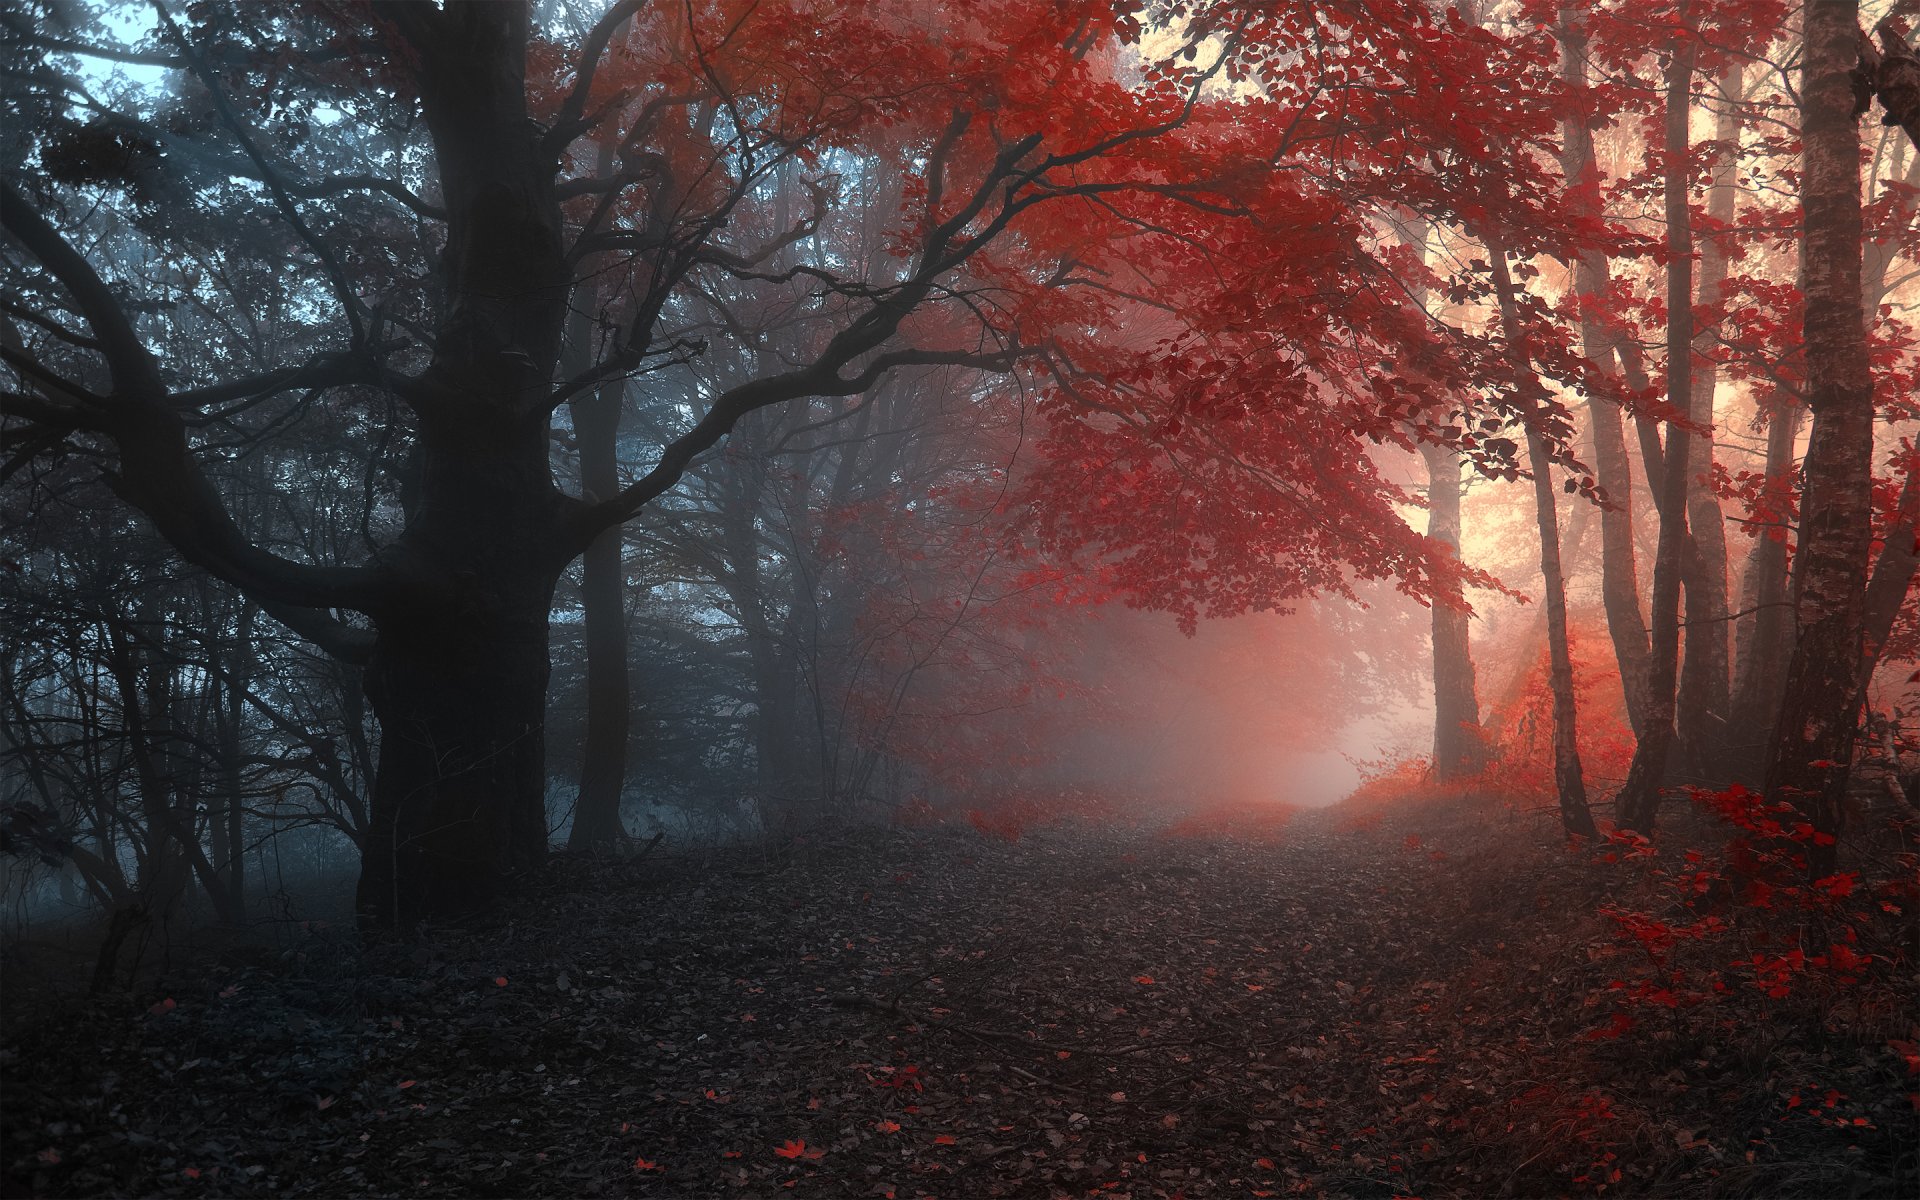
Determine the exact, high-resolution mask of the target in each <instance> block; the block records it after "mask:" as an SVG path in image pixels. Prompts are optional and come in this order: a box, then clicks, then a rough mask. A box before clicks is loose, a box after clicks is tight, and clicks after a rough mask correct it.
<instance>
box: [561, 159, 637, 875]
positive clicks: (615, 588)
mask: <svg viewBox="0 0 1920 1200" xmlns="http://www.w3.org/2000/svg"><path fill="white" fill-rule="evenodd" d="M601 157H602V162H601V164H600V170H601V171H602V172H605V171H606V170H607V169H608V166H609V165H610V163H609V162H608V161H607V160H608V159H609V158H610V156H609V155H608V154H607V153H606V151H605V150H604V149H603V150H602V152H601ZM594 303H595V297H594V295H593V291H592V289H591V288H587V287H582V288H580V289H579V290H578V291H577V292H576V301H575V304H576V307H575V311H574V314H573V320H572V322H571V328H570V329H569V330H568V337H567V355H566V357H567V365H568V367H569V373H570V374H571V373H575V372H577V371H584V370H586V369H587V368H588V367H589V366H590V365H591V364H592V361H593V358H592V345H591V340H592V334H593V322H592V317H593V315H594V314H593V313H591V312H590V311H589V309H590V308H591V307H592V306H593V305H594ZM625 399H626V385H625V383H624V381H621V380H613V381H610V382H608V383H604V384H602V385H600V386H599V387H597V388H594V389H593V390H592V391H590V392H587V393H584V394H583V395H581V396H578V397H576V398H575V399H574V401H573V432H574V440H575V442H576V443H577V445H578V446H579V449H580V490H581V493H582V496H581V498H582V499H584V500H586V501H587V502H588V503H595V502H597V501H601V500H607V499H611V498H612V497H613V496H614V495H616V494H617V493H618V492H619V490H620V464H619V447H620V409H621V406H622V404H623V403H624V402H625ZM624 542H625V534H624V532H623V530H622V528H621V527H620V526H617V525H616V526H614V527H613V528H611V529H608V530H605V531H604V532H602V533H601V534H600V536H599V537H597V538H595V539H594V540H593V543H592V544H591V545H589V546H588V547H587V549H586V552H585V553H584V554H582V555H581V556H580V607H581V611H582V618H583V625H584V630H583V632H584V634H585V641H586V658H587V686H586V699H587V734H586V741H585V744H584V745H582V746H581V749H580V790H579V793H578V795H577V796H576V797H575V800H574V806H573V829H572V831H571V832H570V833H569V834H568V835H567V848H568V849H570V850H573V851H575V852H580V853H594V852H597V851H604V850H606V849H608V848H609V847H611V846H613V845H614V844H615V843H616V842H618V841H619V840H620V839H621V838H622V837H623V836H625V834H626V828H625V827H624V826H623V825H622V824H621V822H620V798H621V795H622V793H623V792H624V791H625V788H626V780H627V737H628V733H629V731H630V730H631V728H632V717H631V709H632V705H633V694H632V693H633V689H632V681H631V678H630V674H629V666H628V663H627V589H626V570H625V567H624V566H623V564H622V561H621V549H622V546H623V544H624Z"/></svg>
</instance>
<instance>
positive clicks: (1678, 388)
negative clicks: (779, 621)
mask: <svg viewBox="0 0 1920 1200" xmlns="http://www.w3.org/2000/svg"><path fill="white" fill-rule="evenodd" d="M1693 57H1694V46H1693V41H1692V38H1691V36H1690V35H1687V36H1685V37H1684V40H1677V41H1676V42H1675V43H1674V44H1673V46H1672V49H1671V51H1670V54H1669V58H1668V64H1667V72H1666V76H1667V80H1666V82H1667V120H1666V147H1665V154H1664V157H1665V167H1666V202H1667V214H1666V215H1667V402H1668V403H1669V404H1671V405H1672V406H1673V407H1674V408H1675V409H1677V410H1679V411H1680V412H1688V411H1689V410H1690V409H1691V407H1692V404H1693V227H1692V222H1691V220H1690V217H1689V214H1688V212H1687V181H1688V174H1689V172H1688V161H1687V159H1688V154H1687V116H1688V113H1689V111H1690V107H1691V98H1692V90H1693ZM1692 441H1693V435H1692V434H1690V433H1689V432H1687V431H1686V430H1684V429H1681V428H1680V427H1679V426H1677V425H1672V426H1669V427H1668V429H1667V446H1666V457H1665V462H1663V463H1662V464H1661V470H1660V480H1659V491H1658V493H1657V494H1658V495H1659V496H1660V498H1661V503H1660V505H1659V508H1660V548H1659V551H1658V553H1657V554H1656V555H1655V556H1654V562H1653V604H1652V610H1651V615H1652V619H1653V638H1652V646H1653V659H1652V665H1651V669H1650V671H1649V672H1648V676H1647V730H1646V733H1645V734H1644V735H1642V736H1641V737H1640V738H1639V740H1638V741H1637V742H1636V744H1635V745H1634V750H1633V763H1632V765H1631V766H1629V767H1628V768H1627V781H1626V783H1625V784H1624V785H1622V787H1621V789H1620V795H1619V797H1618V799H1617V801H1616V804H1615V813H1616V815H1617V817H1618V819H1619V822H1620V824H1621V825H1623V826H1625V827H1627V828H1629V829H1634V830H1638V831H1640V832H1641V833H1651V832H1652V831H1653V823H1654V816H1655V814H1656V813H1657V812H1658V810H1659V805H1660V785H1661V784H1662V783H1663V782H1664V781H1665V777H1666V772H1667V756H1668V754H1669V752H1670V751H1671V750H1672V748H1673V742H1674V716H1675V714H1674V701H1675V695H1674V692H1675V689H1676V686H1677V684H1678V674H1679V657H1680V571H1681V565H1682V564H1681V559H1682V557H1683V554H1684V551H1685V549H1686V539H1687V490H1688V483H1689V480H1688V477H1687V475H1688V452H1689V451H1690V449H1691V448H1692V447H1691V443H1692Z"/></svg>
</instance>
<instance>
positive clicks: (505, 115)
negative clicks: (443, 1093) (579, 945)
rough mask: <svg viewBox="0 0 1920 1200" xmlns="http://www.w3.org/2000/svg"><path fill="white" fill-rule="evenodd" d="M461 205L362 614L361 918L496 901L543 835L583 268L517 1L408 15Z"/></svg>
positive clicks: (432, 124)
mask: <svg viewBox="0 0 1920 1200" xmlns="http://www.w3.org/2000/svg"><path fill="white" fill-rule="evenodd" d="M407 19H408V29H409V30H410V32H409V34H408V36H409V38H410V40H411V41H412V42H413V46H414V49H415V51H416V52H417V56H418V65H417V68H416V70H417V72H418V75H419V82H420V94H421V105H422V109H423V111H424V113H425V116H426V121H427V125H428V128H429V130H430V132H431V134H432V136H433V142H434V150H435V157H436V160H437V162H438V164H439V168H440V186H441V191H442V193H443V195H444V197H445V201H444V204H445V208H446V210H447V214H448V216H447V244H446V249H445V254H444V257H443V260H442V261H443V267H442V271H443V276H444V285H445V294H446V296H447V301H446V309H445V311H444V312H443V314H442V316H441V319H440V322H439V330H438V338H437V340H436V342H435V346H434V357H433V362H432V364H431V366H429V367H428V369H427V371H426V373H425V374H424V375H423V376H422V378H421V379H420V381H419V383H418V386H417V387H416V388H414V389H412V393H411V395H410V396H409V399H410V400H411V401H412V403H413V407H414V410H415V414H416V417H417V427H418V428H417V435H418V446H417V450H416V455H415V457H416V462H415V469H416V473H417V486H416V488H415V489H414V495H413V500H412V503H411V505H410V507H409V511H408V513H407V523H406V528H405V530H404V531H403V532H402V534H401V536H400V537H399V539H398V540H397V542H396V544H395V545H394V547H393V548H392V549H391V550H390V551H389V552H388V554H387V555H386V561H385V564H384V565H385V566H386V567H387V568H388V570H389V571H390V572H391V573H392V574H393V576H394V577H395V579H396V586H395V588H394V595H393V596H391V597H389V598H387V599H386V601H385V602H384V603H382V604H380V605H377V606H375V607H374V608H372V609H371V610H370V612H369V615H370V616H371V617H372V618H373V621H374V628H375V631H376V639H375V643H374V647H373V652H372V655H371V657H370V659H369V661H368V664H367V671H366V692H367V698H368V700H369V701H370V702H371V704H372V707H373V711H374V715H375V717H376V718H377V719H378V721H379V723H380V734H381V736H380V759H379V765H378V768H377V770H376V772H375V778H374V788H373V796H372V803H371V805H370V813H369V819H368V831H367V845H366V847H365V853H364V860H363V866H362V873H361V881H360V892H359V906H360V912H361V915H362V919H363V921H365V922H367V923H369V924H372V925H378V926H387V925H408V924H412V923H413V922H414V921H416V920H419V919H421V918H423V917H436V916H446V915H455V914H466V913H471V912H475V911H478V910H482V909H484V908H486V907H487V905H488V904H489V903H490V902H491V901H492V900H493V899H494V898H495V897H496V896H498V895H499V893H500V891H501V889H502V887H503V885H504V884H505V882H506V881H507V880H508V879H509V878H510V877H512V876H513V875H514V874H516V873H518V872H521V871H525V870H528V869H531V868H533V867H535V866H537V865H538V864H539V863H540V862H541V860H542V859H543V858H544V856H545V853H546V843H547V827H546V815H545V803H544V801H545V790H546V789H545V782H546V767H545V750H546V747H545V740H546V725H545V702H546V688H547V676H548V657H547V621H548V616H549V611H550V608H551V605H552V599H553V589H554V585H555V583H556V582H557V580H558V578H559V574H560V571H561V569H562V567H563V566H564V564H565V563H566V562H567V560H568V559H569V558H571V553H570V552H569V551H568V550H566V549H564V548H562V547H563V545H564V543H565V540H566V539H565V538H564V537H563V536H562V535H561V529H562V527H563V516H564V513H563V504H562V497H561V495H560V493H559V491H558V490H557V489H556V488H555V487H554V483H553V477H552V473H551V470H550V468H549V465H548V436H549V435H548V425H549V413H548V407H547V405H548V395H549V392H550V388H551V381H552V378H553V374H554V369H555V365H556V363H557V361H558V358H559V354H560V342H561V331H562V325H563V322H564V319H565V314H566V302H567V296H568V291H569V288H568V285H569V283H570V276H571V271H570V269H569V267H568V264H567V260H566V255H565V250H564V246H563V240H562V224H561V215H560V207H559V203H558V200H557V199H556V197H555V194H554V186H553V177H554V170H553V162H552V159H551V156H550V155H543V154H542V153H541V150H540V145H539V141H540V139H539V131H538V130H537V128H536V127H535V125H534V123H533V121H532V120H531V118H530V117H529V115H528V113H527V107H526V78H525V68H526V47H527V39H528V34H529V27H528V21H529V13H528V10H527V9H526V7H525V6H523V5H519V4H476V5H465V6H455V7H452V8H448V9H444V10H431V9H427V10H412V15H411V17H408V18H407Z"/></svg>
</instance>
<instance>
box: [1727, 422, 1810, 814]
mask: <svg viewBox="0 0 1920 1200" xmlns="http://www.w3.org/2000/svg"><path fill="white" fill-rule="evenodd" d="M1799 430H1800V405H1799V404H1798V403H1796V402H1795V401H1794V399H1793V398H1792V397H1791V396H1788V395H1786V394H1784V393H1782V394H1780V395H1778V396H1776V397H1775V398H1774V402H1773V404H1772V405H1771V406H1770V407H1769V412H1768V414H1767V465H1766V494H1767V495H1768V496H1770V497H1774V498H1776V500H1777V502H1779V503H1784V502H1785V499H1786V497H1787V496H1788V495H1789V494H1790V489H1791V488H1792V486H1793V468H1794V452H1793V451H1794V441H1795V438H1796V436H1797V435H1798V433H1799ZM1788 537H1789V530H1788V528H1787V525H1786V515H1785V513H1784V512H1782V513H1781V514H1780V516H1779V523H1778V524H1777V525H1772V526H1769V527H1768V528H1766V529H1764V530H1762V531H1761V533H1760V536H1759V538H1758V540H1757V541H1756V542H1755V543H1754V547H1753V555H1752V557H1751V558H1750V559H1749V560H1748V562H1747V576H1748V580H1749V583H1748V587H1747V589H1746V592H1747V596H1746V600H1745V602H1744V603H1743V604H1742V605H1741V607H1742V608H1743V609H1750V610H1752V611H1751V612H1750V613H1749V614H1748V616H1747V617H1745V618H1743V621H1744V622H1746V624H1745V626H1744V634H1745V635H1744V637H1742V638H1740V639H1739V640H1740V654H1739V659H1738V661H1739V670H1738V672H1737V674H1736V678H1735V682H1734V697H1733V715H1732V717H1731V718H1730V720H1729V724H1730V725H1731V727H1732V728H1731V731H1730V737H1729V746H1728V750H1729V754H1728V758H1729V760H1730V761H1729V768H1730V770H1729V773H1730V774H1731V775H1732V777H1734V778H1736V779H1740V780H1742V781H1744V782H1746V783H1749V784H1758V783H1759V782H1760V779H1761V773H1762V772H1763V770H1764V769H1765V764H1766V752H1767V747H1768V745H1769V744H1770V742H1769V739H1770V735H1771V734H1772V732H1773V723H1774V719H1775V717H1776V716H1778V714H1779V705H1780V690H1781V688H1782V687H1784V686H1785V684H1786V678H1787V661H1788V659H1790V658H1791V657H1792V655H1793V632H1794V630H1793V613H1792V601H1791V600H1790V599H1789V598H1788V596H1789V587H1788V584H1789V579H1788V574H1787V544H1788Z"/></svg>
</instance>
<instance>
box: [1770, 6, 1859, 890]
mask: <svg viewBox="0 0 1920 1200" xmlns="http://www.w3.org/2000/svg"><path fill="white" fill-rule="evenodd" d="M1858 19H1859V5H1858V4H1857V3H1855V0H1814V2H1813V3H1811V4H1809V5H1808V6H1807V9H1806V18H1805V20H1806V35H1805V36H1806V47H1805V53H1804V57H1803V59H1802V66H1801V88H1800V96H1801V101H1800V103H1801V130H1800V140H1801V147H1802V150H1801V207H1802V211H1803V212H1804V213H1805V221H1806V232H1805V236H1804V238H1803V240H1802V242H1801V250H1800V290H1801V293H1802V294H1803V295H1804V296H1805V297H1806V301H1805V304H1806V307H1805V312H1806V318H1805V319H1806V332H1805V346H1806V362H1807V407H1808V408H1809V409H1810V410H1811V411H1812V413H1813V433H1812V438H1811V440H1810V441H1809V443H1808V446H1807V459H1806V468H1805V469H1806V494H1805V497H1804V500H1803V501H1802V504H1801V516H1800V546H1799V555H1798V567H1797V569H1796V571H1795V573H1794V598H1793V599H1794V615H1795V618H1796V621H1797V624H1798V626H1799V638H1798V640H1797V641H1796V643H1795V645H1794V652H1793V660H1792V662H1791V663H1790V664H1789V665H1788V668H1787V683H1786V690H1785V692H1784V694H1783V696H1782V699H1781V705H1780V715H1779V719H1778V721H1777V723H1776V724H1775V727H1774V737H1773V746H1772V748H1771V753H1770V755H1769V757H1768V761H1767V772H1766V791H1767V795H1768V796H1769V797H1770V798H1773V799H1785V800H1790V801H1791V802H1793V803H1794V804H1796V805H1798V806H1799V807H1800V808H1801V809H1802V810H1803V811H1804V812H1805V813H1807V815H1808V818H1809V820H1810V821H1811V823H1812V824H1813V827H1814V829H1815V831H1816V833H1817V834H1818V835H1820V838H1819V840H1821V841H1824V842H1826V844H1825V845H1814V846H1809V847H1808V853H1807V857H1808V866H1809V869H1810V870H1811V871H1812V872H1813V873H1814V874H1815V875H1823V874H1826V873H1828V872H1829V871H1831V869H1832V865H1833V859H1834V854H1833V850H1834V848H1833V844H1832V839H1833V838H1835V837H1837V836H1838V834H1839V832H1840V825H1841V820H1842V812H1843V809H1842V807H1841V803H1840V802H1841V799H1842V797H1843V796H1844V795H1845V793H1846V786H1847V774H1848V767H1849V764H1850V763H1851V761H1852V758H1853V749H1854V740H1855V736H1856V731H1857V727H1858V714H1859V696H1860V689H1859V678H1860V668H1861V662H1862V660H1863V658H1864V646H1865V608H1866V588H1867V562H1868V559H1869V556H1870V554H1871V552H1872V523H1871V519H1872V500H1873V496H1872V467H1873V376H1872V373H1871V369H1870V366H1869V363H1868V357H1867V331H1866V315H1865V313H1864V311H1863V309H1862V305H1861V277H1860V267H1861V240H1862V236H1863V234H1862V221H1861V212H1860V128H1859V123H1858V118H1857V117H1856V116H1855V115H1854V95H1853V83H1852V80H1851V78H1850V74H1851V72H1852V70H1853V67H1854V64H1855V62H1856V61H1857V58H1858V54H1859V41H1858V39H1859V32H1858V28H1857V25H1858Z"/></svg>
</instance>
